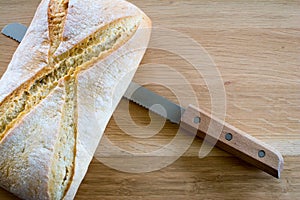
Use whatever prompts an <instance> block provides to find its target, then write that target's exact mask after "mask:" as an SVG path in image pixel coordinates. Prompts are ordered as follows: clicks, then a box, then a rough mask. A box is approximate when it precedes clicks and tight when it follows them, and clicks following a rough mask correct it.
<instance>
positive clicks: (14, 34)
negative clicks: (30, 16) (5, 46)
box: [1, 23, 27, 42]
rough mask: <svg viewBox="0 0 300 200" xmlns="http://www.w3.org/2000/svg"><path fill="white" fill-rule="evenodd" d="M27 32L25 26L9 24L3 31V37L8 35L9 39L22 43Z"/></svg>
mask: <svg viewBox="0 0 300 200" xmlns="http://www.w3.org/2000/svg"><path fill="white" fill-rule="evenodd" d="M26 31H27V27H26V26H24V25H23V24H19V23H12V24H7V25H6V26H5V27H4V28H3V29H2V31H1V33H2V34H3V35H6V36H7V37H10V38H12V39H14V40H16V41H17V42H21V41H22V39H23V37H24V36H25V33H26Z"/></svg>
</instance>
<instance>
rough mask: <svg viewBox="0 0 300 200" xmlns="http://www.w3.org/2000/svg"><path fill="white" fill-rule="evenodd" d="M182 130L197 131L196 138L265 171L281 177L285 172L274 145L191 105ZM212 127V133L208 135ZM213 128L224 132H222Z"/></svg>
mask: <svg viewBox="0 0 300 200" xmlns="http://www.w3.org/2000/svg"><path fill="white" fill-rule="evenodd" d="M181 127H182V128H184V129H186V130H188V131H192V132H193V131H194V132H195V131H197V136H199V137H201V138H204V137H206V139H208V140H206V141H209V142H211V143H213V144H214V143H215V142H217V143H216V146H218V147H219V148H221V149H223V150H225V151H227V152H229V153H231V154H233V155H235V156H237V157H239V158H241V159H243V160H245V161H246V162H248V163H250V164H252V165H254V166H256V167H258V168H260V169H262V170H263V171H265V172H267V173H269V174H271V175H272V176H275V177H276V178H280V172H281V171H282V169H283V158H282V155H281V154H280V153H279V152H278V151H277V150H275V149H273V148H272V147H271V146H269V145H267V144H265V143H263V142H262V141H260V140H258V139H256V138H254V137H252V136H250V135H248V134H246V133H245V132H243V131H241V130H239V129H237V128H235V127H233V126H231V125H230V124H228V123H226V122H223V121H221V120H219V119H217V118H215V117H213V116H211V115H210V114H208V113H206V112H205V111H203V110H201V109H199V108H195V107H194V106H192V105H190V106H189V107H188V108H187V110H186V111H185V112H184V114H183V116H182V119H181ZM208 127H210V130H212V131H210V133H209V132H208ZM214 129H217V130H222V133H221V135H220V132H218V131H215V132H214V131H213V130H214Z"/></svg>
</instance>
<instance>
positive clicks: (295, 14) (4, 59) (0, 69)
mask: <svg viewBox="0 0 300 200" xmlns="http://www.w3.org/2000/svg"><path fill="white" fill-rule="evenodd" d="M131 2H133V3H135V4H136V5H138V6H139V7H141V8H142V9H143V10H144V11H145V12H146V13H147V14H148V15H149V16H150V17H151V18H152V19H153V24H154V26H155V27H164V28H169V29H172V30H175V31H178V32H179V33H181V34H184V35H186V36H189V37H191V38H192V39H194V40H195V41H197V42H198V43H199V44H201V45H202V47H203V48H205V50H206V51H207V52H208V53H209V55H210V57H211V58H212V60H213V61H214V63H215V64H216V66H217V69H218V70H219V72H220V75H219V76H213V74H207V76H208V78H211V79H212V80H214V79H220V78H222V81H223V84H224V88H225V91H226V99H225V100H226V102H225V105H226V122H228V123H230V124H232V125H234V126H236V127H237V128H239V129H241V130H243V131H245V132H247V133H249V134H251V135H252V136H255V137H257V138H258V139H260V140H262V141H264V142H266V143H268V144H270V145H272V146H274V147H276V148H277V149H278V150H279V151H280V152H281V153H282V154H283V156H284V159H285V168H284V171H283V173H282V175H281V179H279V180H277V179H275V178H273V177H271V176H270V175H268V174H266V173H264V172H262V171H260V170H257V169H256V168H255V167H252V166H250V165H248V164H246V163H245V162H243V161H240V160H238V159H236V158H234V157H232V156H230V155H229V154H227V153H225V152H223V151H221V150H219V149H217V148H214V149H213V150H212V152H211V153H210V154H209V155H208V156H206V157H205V158H202V159H199V158H198V152H199V149H200V146H201V145H202V141H201V140H200V139H195V140H193V142H192V144H191V145H190V146H189V148H188V150H187V151H186V152H185V153H184V154H183V156H181V157H180V158H179V159H177V158H176V152H175V158H174V159H175V160H176V159H177V160H176V161H175V162H173V163H172V164H170V165H168V166H167V167H165V168H162V169H160V170H158V171H154V172H148V173H139V174H135V173H125V172H121V171H118V170H115V169H112V168H110V167H108V166H106V165H105V164H103V163H104V161H103V160H105V161H109V162H111V163H117V164H118V163H119V166H120V168H122V167H126V166H129V163H130V159H131V158H132V156H130V155H131V154H133V153H138V155H140V156H137V158H138V159H139V160H141V164H143V161H144V160H149V159H150V160H151V159H152V160H154V161H155V160H156V162H163V161H165V160H168V159H170V158H172V156H174V152H172V149H171V150H170V151H167V152H166V153H165V154H163V155H160V157H156V156H152V157H151V154H150V155H148V154H146V155H147V156H144V154H143V153H145V152H153V151H155V150H158V149H160V148H162V147H164V146H166V145H167V144H168V143H170V141H171V140H172V139H173V138H174V137H175V135H176V133H177V130H178V127H177V126H176V125H174V124H171V123H169V122H166V123H165V124H164V126H163V128H162V129H161V130H160V131H159V133H158V134H156V135H154V136H152V137H150V135H151V134H150V132H151V129H154V130H155V128H157V127H159V126H161V121H162V120H163V119H162V118H160V117H158V116H152V119H153V120H152V122H151V126H150V127H149V126H148V127H147V125H149V123H150V118H149V116H148V112H147V111H146V110H145V109H143V108H140V107H139V106H136V105H134V104H130V105H129V108H130V109H129V110H130V114H131V117H132V120H133V121H134V122H135V123H136V124H137V125H139V126H141V128H144V129H145V131H140V132H139V133H140V137H133V136H132V135H128V134H127V133H125V131H124V129H126V128H129V129H130V128H131V127H130V125H129V123H128V122H127V121H126V120H128V119H126V115H124V116H125V117H124V118H123V119H122V120H120V117H119V116H123V114H124V112H123V111H124V108H123V106H124V105H125V104H127V101H126V100H123V101H122V102H121V104H120V106H119V108H118V110H117V111H116V112H115V115H117V116H115V115H114V117H113V118H112V119H111V121H110V123H109V125H108V127H107V129H106V131H105V136H106V138H107V139H108V140H102V142H101V144H100V147H99V152H98V153H99V155H98V154H97V159H96V158H95V159H94V160H93V162H92V163H91V166H90V169H89V172H88V173H87V175H86V177H85V179H84V181H83V183H82V185H81V187H80V189H79V191H78V194H77V197H76V199H163V198H171V199H254V198H255V199H256V198H259V199H296V198H297V197H299V196H300V106H299V105H300V70H299V69H300V48H299V46H300V45H299V44H300V3H299V1H277V0H274V1H253V2H246V1H240V0H234V1H222V0H217V1H208V0H204V1H201V2H200V1H198V0H185V1H171V0H168V1H159V0H153V1H142V0H132V1H131ZM38 3H39V0H11V1H4V0H0V28H3V27H4V25H5V24H7V23H11V22H21V23H24V24H25V25H29V23H30V20H31V18H32V16H33V14H34V12H35V9H36V7H37V5H38ZM154 34H155V33H154ZM164 36H168V34H165V35H164ZM178 41H180V40H174V41H173V44H174V45H175V46H177V47H178V49H186V50H187V51H188V50H189V46H187V45H186V44H185V43H180V42H178ZM155 42H157V41H154V40H152V41H151V43H155ZM161 42H162V43H163V41H161ZM17 45H18V43H17V42H14V41H12V40H11V39H9V38H7V37H5V36H3V35H0V46H1V48H0V74H3V73H4V71H5V69H6V67H7V65H8V63H9V61H10V59H11V57H12V55H13V53H14V51H15V49H16V47H17ZM150 46H151V44H150ZM191 53H192V52H191ZM201 64H202V65H207V66H210V64H211V63H210V62H208V61H207V60H203V63H201ZM164 66H169V68H166V67H164ZM168 69H169V70H168ZM171 69H172V70H173V71H174V70H175V71H177V72H179V74H181V75H183V77H186V80H188V83H189V86H191V87H192V89H193V90H194V92H193V93H190V92H189V90H187V87H186V85H182V84H181V83H180V81H178V77H176V76H174V75H173V74H172V73H170V70H171ZM209 75H210V76H209ZM135 81H136V82H138V83H141V84H147V83H148V84H147V87H148V88H150V89H151V90H153V91H155V92H157V93H159V94H161V95H164V96H165V97H167V98H169V99H170V100H174V101H177V102H179V101H180V103H182V105H184V106H187V105H188V104H190V103H193V101H194V100H195V97H196V101H197V103H198V104H199V105H201V106H200V107H201V108H202V109H203V110H205V111H207V112H210V111H211V109H212V102H213V100H212V99H211V94H212V93H214V92H216V91H209V87H208V86H207V84H206V82H205V78H204V77H203V76H201V75H199V74H198V73H197V71H196V70H195V69H194V68H193V66H192V65H191V64H190V63H189V62H188V61H187V60H184V59H183V58H182V57H180V55H176V54H174V53H172V52H169V51H166V50H164V49H157V48H156V49H155V48H150V49H149V50H148V51H147V53H146V55H145V58H144V60H143V63H142V65H141V68H140V69H139V70H138V72H137V74H136V76H135ZM164 83H171V86H172V88H170V87H169V88H167V87H166V85H164ZM215 103H217V104H218V103H219V104H220V105H221V104H222V103H224V99H219V100H217V101H216V102H215ZM122 113H123V114H122ZM116 117H117V118H116ZM115 119H118V120H115ZM149 129H150V131H149ZM139 130H140V129H139ZM141 130H142V129H141ZM152 131H153V130H152ZM182 140H183V139H182ZM107 141H110V142H111V144H113V146H117V147H119V148H121V149H123V151H124V152H130V153H131V154H129V155H127V154H125V153H124V154H120V153H118V152H116V151H114V150H113V148H112V146H109V145H108V144H107ZM179 144H180V142H179ZM104 147H105V148H104ZM178 148H179V149H180V148H182V149H183V150H184V147H181V146H180V145H179V147H178ZM126 161H127V162H126ZM145 163H147V162H145ZM144 167H147V166H144ZM0 199H16V198H15V197H13V196H12V195H11V194H9V193H8V192H6V191H4V190H0Z"/></svg>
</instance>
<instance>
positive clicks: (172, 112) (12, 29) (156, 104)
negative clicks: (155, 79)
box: [2, 23, 185, 124]
mask: <svg viewBox="0 0 300 200" xmlns="http://www.w3.org/2000/svg"><path fill="white" fill-rule="evenodd" d="M26 30H27V27H26V26H24V25H22V24H18V23H13V24H8V25H6V26H5V27H4V28H3V30H2V33H3V34H4V35H6V36H8V37H10V38H12V39H14V40H16V41H18V42H21V41H22V39H23V37H24V35H25V33H26ZM124 97H125V98H126V99H128V100H130V101H133V102H134V103H136V104H138V105H140V106H143V107H145V108H146V109H148V110H150V111H152V112H154V113H156V114H158V115H160V116H162V117H164V118H166V119H168V120H170V121H171V122H173V123H176V124H179V123H180V121H181V116H182V114H183V112H184V111H185V109H184V108H182V107H180V106H179V105H177V104H175V103H173V102H171V101H169V100H168V99H166V98H164V97H162V96H160V95H158V94H155V93H154V92H151V91H150V90H148V89H146V88H144V87H142V86H140V85H139V84H137V83H134V82H131V83H130V85H129V87H128V89H127V91H126V93H125V94H124Z"/></svg>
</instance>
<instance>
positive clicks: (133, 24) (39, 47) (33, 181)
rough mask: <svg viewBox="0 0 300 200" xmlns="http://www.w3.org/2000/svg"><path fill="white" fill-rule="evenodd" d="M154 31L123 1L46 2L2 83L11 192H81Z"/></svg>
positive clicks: (34, 195) (62, 195)
mask: <svg viewBox="0 0 300 200" xmlns="http://www.w3.org/2000/svg"><path fill="white" fill-rule="evenodd" d="M150 29H151V21H150V20H149V18H148V17H147V16H146V15H145V14H144V13H143V12H142V11H141V10H139V9H138V8H137V7H135V6H134V5H132V4H130V3H128V2H126V1H123V0H43V1H42V2H41V4H40V5H39V7H38V9H37V11H36V14H35V16H34V18H33V20H32V23H31V25H30V27H29V28H28V31H27V33H26V35H25V37H24V39H23V41H22V42H21V44H20V45H19V47H18V49H17V50H16V52H15V54H14V56H13V58H12V60H11V62H10V64H9V66H8V68H7V71H6V72H5V74H4V75H3V76H2V78H1V80H0V102H1V103H0V158H1V159H0V185H1V186H2V187H3V188H4V189H6V190H8V191H10V192H12V193H13V194H15V195H17V196H18V197H20V198H22V199H73V198H74V197H75V194H76V192H77V190H78V187H79V185H80V183H81V181H82V179H83V178H84V176H85V174H86V172H87V169H88V166H89V163H90V162H91V160H92V157H93V154H94V152H95V150H96V148H97V146H98V144H99V141H100V139H101V136H102V134H103V132H104V130H105V127H106V125H107V123H108V121H109V119H110V117H111V115H112V113H113V111H114V109H115V108H116V106H117V104H118V102H119V101H120V99H121V98H122V95H123V94H124V93H125V91H126V89H127V87H128V85H129V83H130V81H131V80H132V78H133V76H134V73H135V71H136V69H137V67H138V65H139V63H140V61H141V59H142V57H143V55H144V53H145V49H146V47H147V45H148V42H149V38H150V32H151V30H150ZM99 183H101V180H99Z"/></svg>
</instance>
